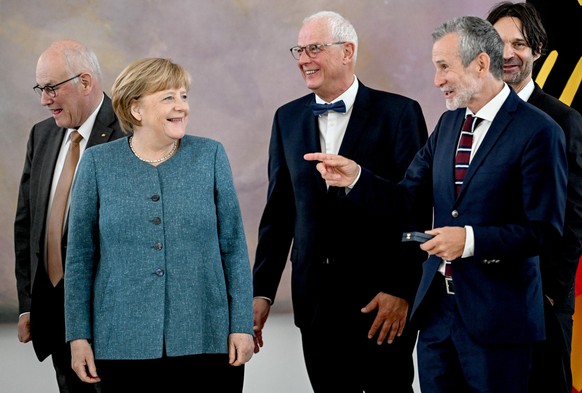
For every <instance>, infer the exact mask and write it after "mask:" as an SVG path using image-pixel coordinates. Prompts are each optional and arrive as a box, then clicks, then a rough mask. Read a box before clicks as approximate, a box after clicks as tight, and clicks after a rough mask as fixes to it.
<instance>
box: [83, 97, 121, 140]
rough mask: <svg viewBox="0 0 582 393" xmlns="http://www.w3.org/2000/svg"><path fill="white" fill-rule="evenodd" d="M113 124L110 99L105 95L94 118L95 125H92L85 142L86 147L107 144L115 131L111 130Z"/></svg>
mask: <svg viewBox="0 0 582 393" xmlns="http://www.w3.org/2000/svg"><path fill="white" fill-rule="evenodd" d="M115 122H116V120H115V114H114V112H113V108H112V106H111V99H110V98H109V97H107V95H105V96H104V97H103V104H102V105H101V109H100V110H99V113H97V117H96V118H95V124H93V129H92V131H91V135H90V136H89V140H88V141H87V147H91V146H95V145H99V144H101V143H105V142H109V141H110V140H111V136H112V135H113V133H114V132H115V129H114V128H113V126H114V124H115Z"/></svg>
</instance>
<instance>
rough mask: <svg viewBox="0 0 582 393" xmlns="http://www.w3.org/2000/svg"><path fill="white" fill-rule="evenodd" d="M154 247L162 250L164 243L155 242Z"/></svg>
mask: <svg viewBox="0 0 582 393" xmlns="http://www.w3.org/2000/svg"><path fill="white" fill-rule="evenodd" d="M154 248H155V249H156V250H161V249H162V248H163V246H162V243H156V244H154Z"/></svg>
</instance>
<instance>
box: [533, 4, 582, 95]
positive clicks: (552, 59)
mask: <svg viewBox="0 0 582 393" xmlns="http://www.w3.org/2000/svg"><path fill="white" fill-rule="evenodd" d="M579 1H582V0H579ZM557 59H558V51H557V50H553V51H551V52H550V53H549V54H548V57H547V58H546V60H545V61H544V64H543V65H542V68H540V71H539V72H538V76H537V77H536V83H537V84H538V85H540V87H541V88H542V89H543V88H544V84H545V83H546V80H547V79H548V75H550V71H552V68H554V64H556V60H557Z"/></svg>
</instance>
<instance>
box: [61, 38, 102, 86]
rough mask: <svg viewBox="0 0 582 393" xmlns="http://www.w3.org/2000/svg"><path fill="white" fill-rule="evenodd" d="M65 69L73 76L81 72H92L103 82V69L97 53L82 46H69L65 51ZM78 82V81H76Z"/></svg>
mask: <svg viewBox="0 0 582 393" xmlns="http://www.w3.org/2000/svg"><path fill="white" fill-rule="evenodd" d="M63 57H64V59H65V68H66V70H67V72H68V73H70V74H71V75H74V74H77V73H80V72H90V73H91V74H92V75H93V77H95V78H96V79H97V80H98V81H99V82H101V67H100V66H99V60H98V59H97V55H96V54H95V52H93V51H92V50H90V49H89V48H87V47H86V46H83V45H81V44H76V45H67V46H66V47H65V48H64V49H63ZM75 82H76V81H75Z"/></svg>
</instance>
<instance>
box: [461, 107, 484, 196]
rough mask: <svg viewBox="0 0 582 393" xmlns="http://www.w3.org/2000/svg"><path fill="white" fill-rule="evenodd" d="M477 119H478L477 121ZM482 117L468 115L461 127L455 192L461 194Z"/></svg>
mask: <svg viewBox="0 0 582 393" xmlns="http://www.w3.org/2000/svg"><path fill="white" fill-rule="evenodd" d="M475 120H476V121H475ZM481 120H482V119H480V118H477V117H473V116H471V115H467V118H466V119H465V122H464V123H463V128H461V137H460V139H459V145H458V147H457V154H456V156H455V192H456V195H459V193H460V192H461V187H462V186H463V180H464V179H465V175H466V174H467V170H468V169H469V161H470V159H471V150H472V147H473V131H474V130H475V128H476V127H477V124H479V121H481Z"/></svg>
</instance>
